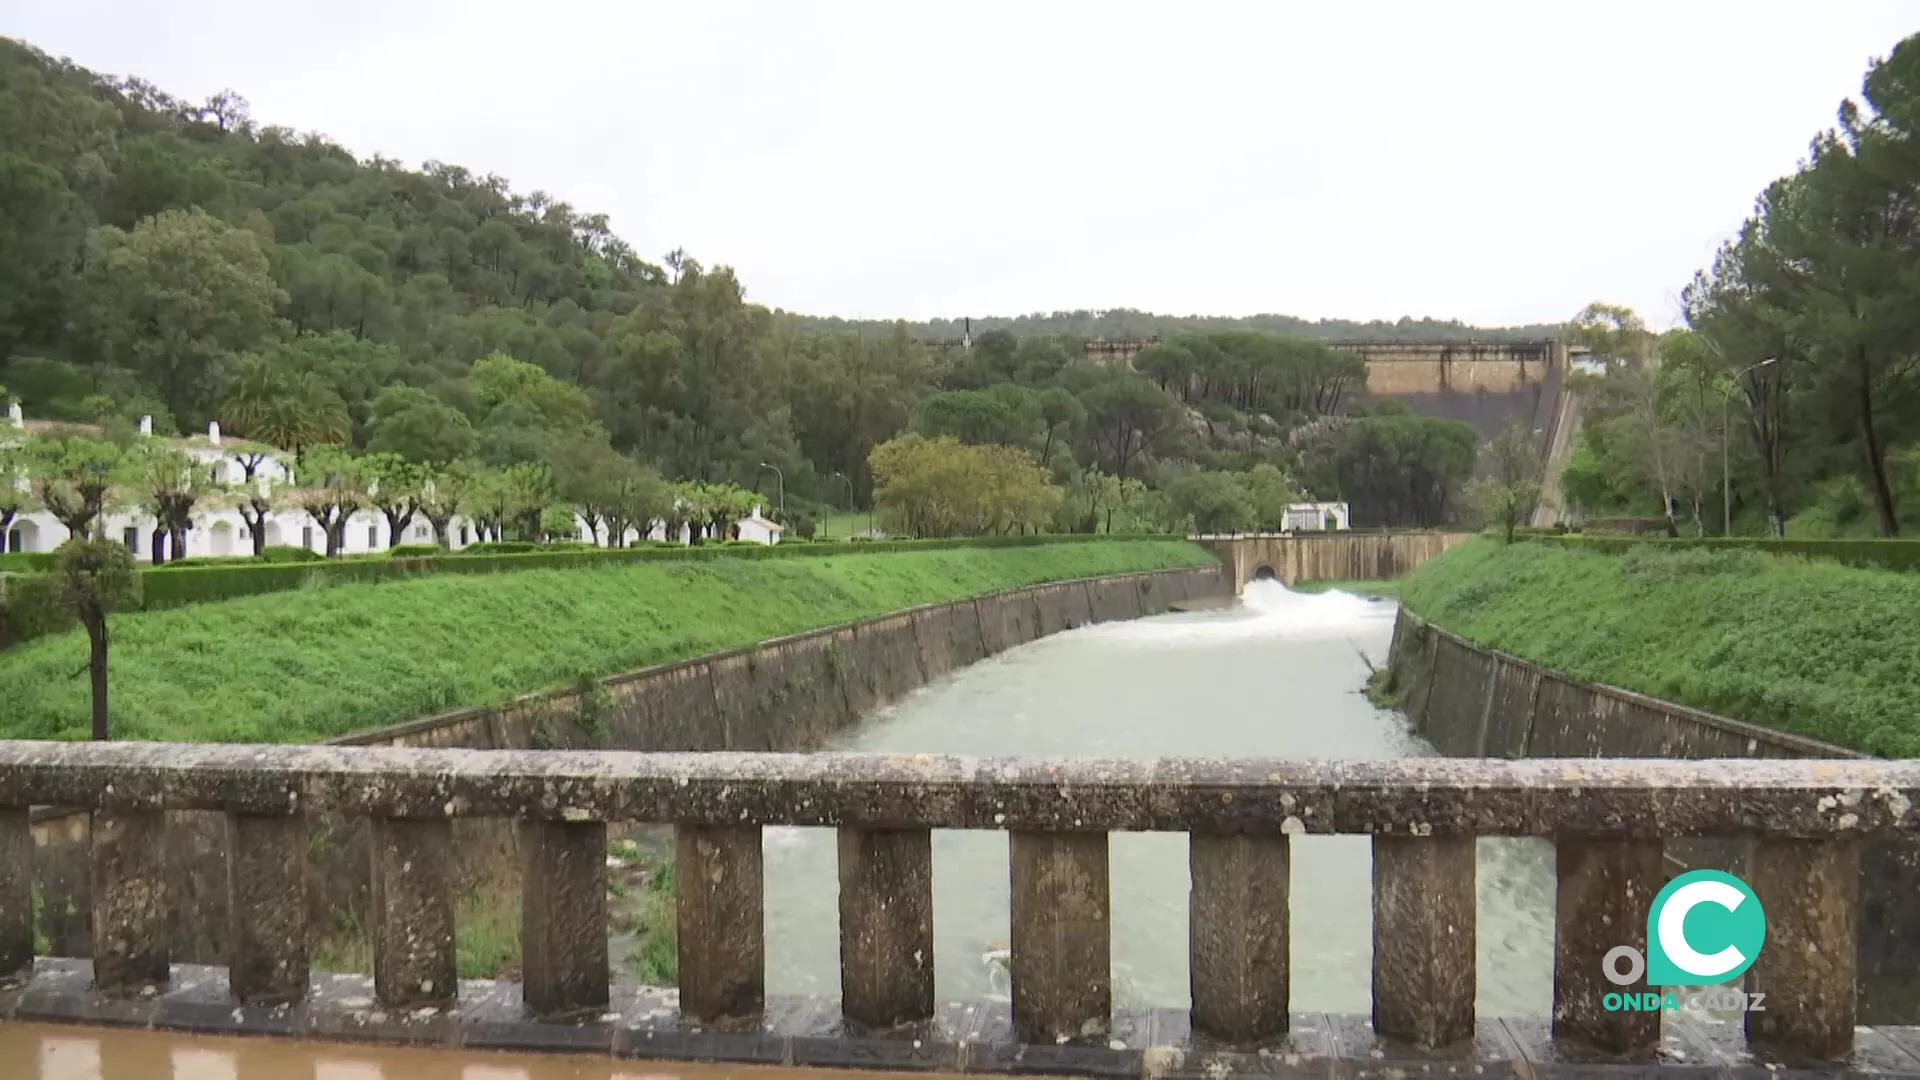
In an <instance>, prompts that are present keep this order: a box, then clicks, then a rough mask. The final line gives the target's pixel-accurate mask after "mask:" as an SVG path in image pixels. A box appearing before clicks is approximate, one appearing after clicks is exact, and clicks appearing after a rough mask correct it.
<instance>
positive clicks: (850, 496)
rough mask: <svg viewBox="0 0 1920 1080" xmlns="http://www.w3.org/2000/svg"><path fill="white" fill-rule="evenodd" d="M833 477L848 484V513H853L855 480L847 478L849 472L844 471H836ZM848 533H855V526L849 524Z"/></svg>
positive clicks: (849, 534)
mask: <svg viewBox="0 0 1920 1080" xmlns="http://www.w3.org/2000/svg"><path fill="white" fill-rule="evenodd" d="M833 478H834V479H835V480H838V481H840V482H841V483H844V484H846V485H847V513H849V514H851V513H853V510H854V507H853V481H851V480H849V479H847V474H846V473H843V472H836V473H834V474H833ZM847 535H848V536H852V535H853V526H851V525H849V526H847Z"/></svg>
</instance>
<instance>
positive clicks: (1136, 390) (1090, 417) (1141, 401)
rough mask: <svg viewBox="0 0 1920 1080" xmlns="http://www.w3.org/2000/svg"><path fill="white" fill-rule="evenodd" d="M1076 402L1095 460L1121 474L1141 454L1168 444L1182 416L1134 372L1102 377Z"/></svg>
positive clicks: (1133, 469) (1176, 405)
mask: <svg viewBox="0 0 1920 1080" xmlns="http://www.w3.org/2000/svg"><path fill="white" fill-rule="evenodd" d="M1080 402H1081V404H1082V405H1083V406H1085V408H1086V412H1087V425H1086V429H1087V433H1088V437H1089V439H1090V441H1091V444H1092V450H1093V455H1094V457H1095V459H1096V460H1097V461H1098V462H1099V464H1100V468H1101V469H1102V470H1103V471H1106V472H1110V473H1112V474H1113V475H1115V476H1118V477H1120V478H1121V479H1126V478H1127V477H1129V476H1132V475H1134V473H1135V472H1136V471H1137V468H1138V465H1139V461H1140V458H1141V457H1142V456H1144V455H1148V454H1152V453H1155V452H1159V451H1162V450H1164V449H1166V448H1168V447H1169V445H1170V444H1171V441H1172V439H1173V437H1174V436H1175V434H1176V433H1177V432H1178V431H1179V430H1180V428H1181V426H1182V424H1183V423H1184V421H1185V415H1184V413H1183V412H1182V411H1181V409H1180V405H1179V403H1178V402H1176V401H1174V400H1173V399H1172V398H1170V397H1168V396H1167V395H1166V393H1165V392H1164V391H1162V390H1161V389H1160V388H1159V387H1157V386H1155V385H1153V383H1151V382H1149V381H1148V380H1146V379H1143V378H1140V377H1139V376H1137V375H1115V376H1112V377H1109V378H1105V379H1102V380H1101V381H1099V382H1097V383H1096V384H1095V385H1094V386H1093V387H1092V388H1091V389H1089V390H1087V391H1086V392H1085V393H1083V394H1081V395H1080Z"/></svg>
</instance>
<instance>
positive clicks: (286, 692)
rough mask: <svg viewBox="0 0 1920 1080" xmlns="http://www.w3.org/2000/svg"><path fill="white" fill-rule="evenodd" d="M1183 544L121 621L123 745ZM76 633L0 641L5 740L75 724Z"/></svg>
mask: <svg viewBox="0 0 1920 1080" xmlns="http://www.w3.org/2000/svg"><path fill="white" fill-rule="evenodd" d="M1213 561H1214V560H1213V556H1212V555H1210V554H1208V553H1207V552H1206V551H1204V550H1203V549H1201V548H1199V547H1198V546H1196V545H1193V544H1189V543H1186V542H1184V541H1127V542H1115V543H1080V544H1059V545H1042V546H1035V547H1020V548H998V549H961V550H946V551H914V552H895V553H889V554H885V555H878V554H876V555H848V556H836V557H827V558H817V559H754V560H732V559H715V560H704V561H698V562H665V563H640V564H634V565H629V566H621V567H618V568H611V569H597V570H531V571H525V572H522V573H518V574H498V575H492V574H489V575H481V576H466V575H460V576H448V577H423V578H417V579H411V580H406V581H398V582H390V583H386V584H379V585H339V586H334V587H330V588H324V589H308V590H303V591H300V592H292V593H278V594H272V595H265V596H252V597H246V598H244V599H238V600H230V601H226V602H222V603H211V604H201V605H196V606H194V607H188V608H180V609H175V610H170V611H157V612H145V613H141V614H138V615H130V616H124V617H118V618H116V619H115V620H114V621H113V623H112V625H111V632H112V663H111V669H110V671H111V691H110V702H111V709H112V712H111V716H112V730H113V736H114V738H116V739H164V740H179V741H228V742H310V741H316V740H320V739H325V738H329V737H332V736H335V735H340V734H344V733H346V732H351V731H360V730H365V729H367V728H373V727H379V726H381V725H385V724H392V723H398V722H400V721H403V720H409V719H413V718H415V717H419V716H422V715H426V714H429V713H433V712H436V711H440V710H444V709H450V708H455V707H458V706H466V705H484V704H490V703H494V702H498V701H503V700H505V699H507V698H510V697H513V696H514V695H516V694H521V693H526V692H528V691H531V690H537V689H541V688H544V687H549V686H556V685H560V684H562V683H566V682H570V681H573V680H575V679H578V678H579V677H581V676H591V675H606V674H611V673H614V672H618V671H626V670H631V669H633V668H639V667H645V666H647V665H649V664H657V663H663V662H667V661H673V660H679V659H685V658H688V657H694V656H700V655H703V654H706V653H712V652H719V651H723V650H726V649H731V648H738V647H740V646H743V645H750V644H752V643H754V642H756V641H761V640H764V639H766V638H769V637H777V636H780V635H783V634H790V633H796V632H799V631H802V630H808V629H813V628H816V627H821V626H830V625H834V624H836V623H842V622H847V621H851V620H854V619H860V618H866V617H869V616H874V615H880V614H884V613H886V612H889V611H895V610H898V609H901V608H907V607H913V606H916V605H919V604H928V603H936V602H939V601H944V600H954V599H959V598H962V597H966V596H971V595H977V594H981V593H989V592H995V591H999V590H1002V589H1012V588H1018V587H1021V586H1025V585H1033V584H1038V583H1041V582H1046V581H1058V580H1065V579H1070V578H1080V577H1092V576H1096V575H1101V574H1112V573H1125V572H1130V571H1139V570H1158V569H1168V568H1174V567H1185V566H1204V565H1210V564H1212V562H1213ZM86 656H87V646H86V638H85V635H83V634H80V633H77V632H70V633H65V634H61V635H58V636H54V637H48V638H44V639H41V640H38V641H34V642H30V643H28V644H26V645H23V646H20V647H18V648H16V649H13V650H10V651H8V652H5V653H0V737H3V738H21V739H48V738H58V739H69V738H85V737H86V729H87V717H88V715H89V714H88V704H87V692H86V682H87V680H86V676H85V668H86Z"/></svg>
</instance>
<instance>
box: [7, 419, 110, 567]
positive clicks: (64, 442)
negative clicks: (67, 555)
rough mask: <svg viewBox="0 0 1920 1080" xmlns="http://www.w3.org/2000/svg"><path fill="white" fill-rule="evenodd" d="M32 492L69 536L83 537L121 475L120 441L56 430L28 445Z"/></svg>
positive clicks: (97, 517) (103, 508) (101, 510)
mask: <svg viewBox="0 0 1920 1080" xmlns="http://www.w3.org/2000/svg"><path fill="white" fill-rule="evenodd" d="M28 454H29V458H30V461H29V469H30V471H31V473H32V475H33V492H34V495H35V496H37V497H38V498H39V500H40V505H42V506H44V507H46V508H47V513H49V514H52V515H53V516H54V520H56V521H58V522H60V524H62V525H64V526H66V527H67V535H68V537H69V538H71V539H78V540H84V539H86V538H88V537H89V536H91V535H92V533H93V526H94V523H95V522H96V521H98V520H99V519H100V516H101V515H102V514H103V513H105V512H106V509H107V504H108V499H109V497H110V496H111V495H112V494H113V491H114V485H115V484H118V483H120V482H122V481H123V480H124V479H125V478H126V472H127V453H126V450H125V448H124V447H122V446H121V445H119V444H117V443H114V442H109V441H107V440H104V439H96V438H92V437H90V436H88V435H85V434H82V433H77V432H72V431H62V432H56V433H54V434H50V435H42V436H40V437H39V438H37V439H34V440H33V441H32V442H30V443H29V444H28Z"/></svg>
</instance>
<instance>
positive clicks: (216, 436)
mask: <svg viewBox="0 0 1920 1080" xmlns="http://www.w3.org/2000/svg"><path fill="white" fill-rule="evenodd" d="M207 441H208V442H210V443H212V444H213V445H215V446H219V445H220V421H218V420H209V421H207Z"/></svg>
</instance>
